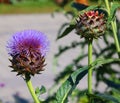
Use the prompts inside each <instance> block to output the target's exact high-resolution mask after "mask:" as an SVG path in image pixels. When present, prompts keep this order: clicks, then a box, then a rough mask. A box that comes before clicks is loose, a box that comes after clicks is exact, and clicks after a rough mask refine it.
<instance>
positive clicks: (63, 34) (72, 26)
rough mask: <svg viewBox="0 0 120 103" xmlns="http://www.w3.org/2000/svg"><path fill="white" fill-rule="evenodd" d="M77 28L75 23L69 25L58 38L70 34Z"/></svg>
mask: <svg viewBox="0 0 120 103" xmlns="http://www.w3.org/2000/svg"><path fill="white" fill-rule="evenodd" d="M74 28H75V25H69V26H68V27H67V28H66V29H65V30H64V31H63V33H61V34H59V35H58V37H57V39H60V38H62V37H64V36H66V35H68V34H69V33H70V32H71V31H72V30H73V29H74Z"/></svg>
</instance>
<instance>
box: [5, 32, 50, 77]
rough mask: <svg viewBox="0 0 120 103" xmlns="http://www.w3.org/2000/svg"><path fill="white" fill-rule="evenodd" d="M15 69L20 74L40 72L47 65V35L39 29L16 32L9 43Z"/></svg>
mask: <svg viewBox="0 0 120 103" xmlns="http://www.w3.org/2000/svg"><path fill="white" fill-rule="evenodd" d="M7 49H8V53H9V54H10V56H12V59H11V60H10V61H11V63H12V65H11V67H12V68H13V71H16V72H18V75H20V74H23V75H26V74H29V75H34V74H39V73H40V71H43V70H44V69H43V67H44V66H45V64H44V62H45V55H46V52H47V51H48V49H49V41H48V40H47V37H46V36H45V35H44V34H43V33H42V32H39V31H35V30H25V31H22V32H18V33H16V34H14V35H13V36H12V38H11V40H10V41H9V42H8V44H7Z"/></svg>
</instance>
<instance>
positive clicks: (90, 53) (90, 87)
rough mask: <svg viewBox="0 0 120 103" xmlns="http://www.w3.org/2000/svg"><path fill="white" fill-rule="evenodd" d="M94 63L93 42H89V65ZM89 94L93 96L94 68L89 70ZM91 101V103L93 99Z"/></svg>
mask: <svg viewBox="0 0 120 103" xmlns="http://www.w3.org/2000/svg"><path fill="white" fill-rule="evenodd" d="M91 63H92V40H90V41H88V65H90V64H91ZM88 93H89V94H92V68H89V70H88ZM89 99H90V101H89V102H90V103H91V102H92V101H91V98H89Z"/></svg>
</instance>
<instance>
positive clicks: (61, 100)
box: [53, 58, 120, 103]
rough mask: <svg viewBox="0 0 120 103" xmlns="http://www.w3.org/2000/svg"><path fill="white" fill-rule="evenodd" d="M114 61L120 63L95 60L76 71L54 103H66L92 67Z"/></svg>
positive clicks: (59, 92) (62, 87)
mask: <svg viewBox="0 0 120 103" xmlns="http://www.w3.org/2000/svg"><path fill="white" fill-rule="evenodd" d="M114 61H120V59H107V60H106V59H104V58H100V59H97V60H95V61H94V62H93V63H92V64H91V65H90V66H85V67H83V68H79V69H77V70H76V71H74V72H73V73H72V74H71V75H70V76H69V78H68V79H67V80H66V81H65V82H64V83H63V84H62V86H61V87H60V88H59V89H58V91H57V93H56V95H55V98H56V99H55V100H54V102H53V103H66V101H67V98H68V96H69V95H71V93H72V91H73V90H74V89H75V87H76V86H77V84H78V83H79V81H80V80H81V79H82V78H83V77H84V76H85V75H86V74H87V72H88V69H89V68H90V67H92V68H93V69H94V68H96V67H98V66H101V65H103V64H107V63H111V62H114Z"/></svg>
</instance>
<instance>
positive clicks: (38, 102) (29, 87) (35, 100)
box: [25, 78, 41, 103]
mask: <svg viewBox="0 0 120 103" xmlns="http://www.w3.org/2000/svg"><path fill="white" fill-rule="evenodd" d="M25 81H26V84H27V87H28V89H29V91H30V94H31V96H32V98H33V100H34V102H35V103H41V102H40V101H39V100H38V98H37V96H36V94H35V91H34V88H33V85H32V82H31V80H30V79H28V78H26V80H25Z"/></svg>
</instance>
